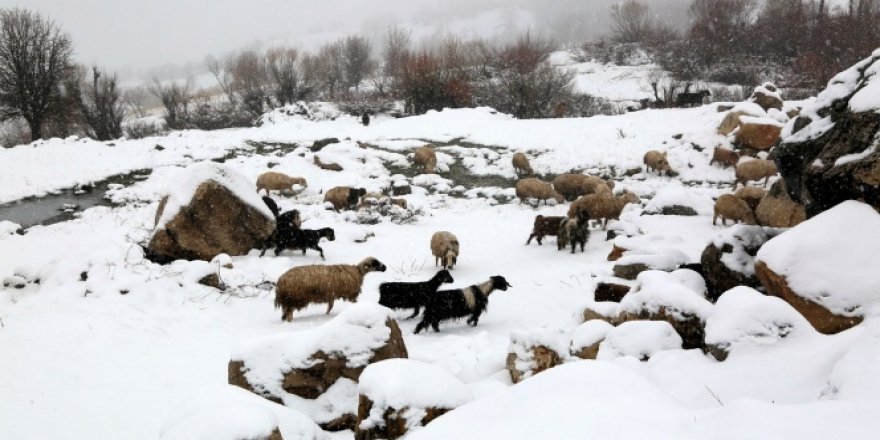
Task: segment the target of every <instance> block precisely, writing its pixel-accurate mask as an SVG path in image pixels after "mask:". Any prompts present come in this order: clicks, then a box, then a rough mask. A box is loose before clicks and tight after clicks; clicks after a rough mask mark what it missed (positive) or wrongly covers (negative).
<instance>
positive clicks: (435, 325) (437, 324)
mask: <svg viewBox="0 0 880 440" xmlns="http://www.w3.org/2000/svg"><path fill="white" fill-rule="evenodd" d="M431 328H433V329H434V331H435V332H437V333H440V322H439V321H434V322H432V323H431Z"/></svg>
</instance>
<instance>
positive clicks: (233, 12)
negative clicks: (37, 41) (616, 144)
mask: <svg viewBox="0 0 880 440" xmlns="http://www.w3.org/2000/svg"><path fill="white" fill-rule="evenodd" d="M613 3H615V1H614V0H512V1H511V0H508V1H501V0H452V1H443V2H437V1H432V0H381V1H364V0H323V1H304V0H151V1H144V0H77V1H70V0H26V1H21V0H17V1H10V0H0V7H3V8H9V7H16V6H20V7H25V8H28V9H32V10H36V11H38V12H40V13H42V14H44V15H47V16H49V17H51V18H52V19H53V20H55V21H56V22H57V23H58V24H60V25H61V27H62V28H63V29H64V30H66V31H67V32H68V33H69V34H70V35H71V37H72V38H73V40H74V42H75V45H76V58H77V60H78V61H79V62H82V63H86V64H98V65H101V66H106V67H110V68H113V69H117V70H121V71H123V72H126V71H127V72H133V71H136V70H145V69H147V68H150V67H155V66H162V65H168V64H178V65H182V64H185V63H188V62H199V61H201V60H203V59H204V57H205V56H206V55H208V54H213V55H221V56H222V55H223V54H225V53H228V52H230V51H234V50H237V49H240V48H242V47H258V48H259V47H265V46H269V45H277V44H289V45H293V46H297V47H300V48H304V49H310V48H313V47H315V46H317V45H318V44H320V43H322V42H326V41H329V40H332V39H335V38H339V37H341V36H344V35H347V34H352V33H360V34H364V35H366V36H368V37H371V38H373V39H374V40H377V39H378V38H379V37H380V36H381V35H382V33H383V32H384V31H385V30H386V29H387V28H388V27H389V26H391V25H399V26H402V27H405V28H408V29H411V30H412V31H413V34H414V37H415V38H414V40H415V41H417V42H419V41H422V42H424V41H425V40H430V39H432V38H434V37H437V36H442V35H444V34H448V33H455V34H456V35H459V36H463V37H483V38H491V39H500V38H510V37H512V36H515V35H517V34H519V33H521V32H523V31H526V30H529V31H530V32H532V33H536V34H541V35H543V36H547V37H551V38H554V39H555V40H557V41H559V42H561V43H574V42H579V41H583V40H585V39H591V38H598V37H600V36H602V35H604V34H606V33H607V32H608V23H607V21H608V20H607V17H608V13H607V11H608V7H609V6H610V5H611V4H613ZM649 3H651V5H652V7H653V9H654V12H655V13H656V15H657V18H658V19H660V20H663V21H667V22H670V21H672V22H676V23H682V22H683V17H684V11H685V9H686V5H687V3H688V2H687V0H652V1H649ZM375 43H376V44H378V43H379V41H375Z"/></svg>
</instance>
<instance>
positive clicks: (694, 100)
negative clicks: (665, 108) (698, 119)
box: [675, 90, 712, 107]
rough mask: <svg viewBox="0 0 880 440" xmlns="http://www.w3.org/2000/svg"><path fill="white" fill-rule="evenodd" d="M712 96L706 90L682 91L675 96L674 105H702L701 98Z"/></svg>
mask: <svg viewBox="0 0 880 440" xmlns="http://www.w3.org/2000/svg"><path fill="white" fill-rule="evenodd" d="M710 96H712V93H711V92H710V91H708V90H700V91H699V92H682V93H679V94H678V96H676V97H675V106H676V107H693V106H697V107H699V106H701V105H703V100H704V99H706V98H708V97H710Z"/></svg>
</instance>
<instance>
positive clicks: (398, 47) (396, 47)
mask: <svg viewBox="0 0 880 440" xmlns="http://www.w3.org/2000/svg"><path fill="white" fill-rule="evenodd" d="M409 46H410V32H409V31H406V30H403V29H401V28H398V27H397V26H395V27H392V28H389V29H388V32H386V33H385V43H384V47H383V49H382V58H383V62H384V69H383V70H384V74H385V76H387V77H390V78H392V79H396V78H399V77H400V75H401V73H402V71H403V63H404V60H405V58H406V57H407V54H408V53H409V50H410V48H409Z"/></svg>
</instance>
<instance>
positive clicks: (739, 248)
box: [700, 225, 779, 301]
mask: <svg viewBox="0 0 880 440" xmlns="http://www.w3.org/2000/svg"><path fill="white" fill-rule="evenodd" d="M778 233H779V231H777V230H773V229H769V228H763V227H760V226H748V225H735V226H733V227H730V228H727V229H725V230H724V231H722V232H721V233H719V234H718V235H717V236H716V237H715V238H713V240H712V242H710V243H709V245H708V246H706V249H704V250H703V254H702V256H701V257H700V264H701V266H702V272H703V275H704V276H705V278H706V287H707V290H708V293H707V297H708V298H709V299H710V300H711V301H717V300H718V298H719V297H720V296H721V294H722V293H724V292H726V291H728V290H730V289H732V288H734V287H736V286H749V287H752V288H759V287H761V282H760V281H759V280H758V278H757V276H755V269H754V267H755V255H757V254H758V250H759V249H760V248H761V246H763V245H764V243H766V242H767V241H768V240H770V239H771V238H772V237H774V236H776V235H777V234H778Z"/></svg>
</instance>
